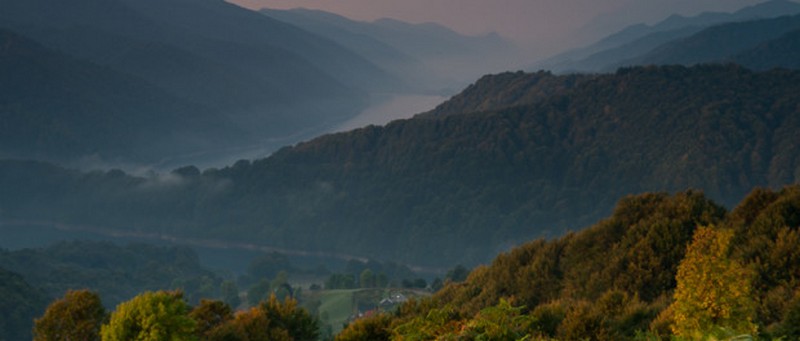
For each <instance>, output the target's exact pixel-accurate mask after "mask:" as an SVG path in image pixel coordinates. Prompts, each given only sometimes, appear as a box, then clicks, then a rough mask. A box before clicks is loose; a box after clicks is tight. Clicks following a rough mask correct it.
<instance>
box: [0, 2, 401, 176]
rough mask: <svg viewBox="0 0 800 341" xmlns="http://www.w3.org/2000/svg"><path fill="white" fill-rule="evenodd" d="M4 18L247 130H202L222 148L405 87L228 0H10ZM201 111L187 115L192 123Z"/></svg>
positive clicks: (0, 6) (316, 124)
mask: <svg viewBox="0 0 800 341" xmlns="http://www.w3.org/2000/svg"><path fill="white" fill-rule="evenodd" d="M0 22H2V25H3V26H4V27H5V28H6V29H8V30H11V31H13V32H16V33H17V34H19V35H22V36H25V37H27V38H28V39H30V40H33V41H36V42H37V43H38V44H40V45H42V46H44V47H45V48H47V49H50V50H51V51H58V53H60V54H64V55H67V56H69V57H71V58H73V59H76V60H81V61H86V62H89V63H92V64H95V65H97V66H100V67H103V68H108V69H110V70H113V72H115V73H117V74H121V75H124V76H125V77H129V78H136V79H139V80H141V81H142V82H144V83H149V84H150V86H152V87H153V88H158V89H160V91H161V92H163V93H164V94H165V95H167V96H171V97H173V98H176V99H177V100H179V101H182V102H185V103H188V104H190V105H193V106H195V107H197V108H198V109H197V110H196V111H197V113H198V116H197V119H198V120H203V116H202V115H203V113H204V112H210V113H212V114H213V116H216V119H217V120H220V121H227V122H230V123H232V124H234V125H235V126H236V128H237V129H238V132H237V133H230V132H226V131H224V130H219V131H214V127H215V125H210V126H206V128H207V129H204V130H202V131H196V132H197V133H198V134H199V135H202V134H206V133H207V134H210V136H214V135H223V136H224V137H225V139H226V140H227V142H228V143H227V144H226V145H219V146H218V147H220V148H222V147H228V146H230V145H248V144H251V143H252V142H253V141H257V140H269V139H274V138H277V137H281V138H282V137H285V136H291V135H296V134H300V135H302V134H307V135H303V136H305V137H309V136H312V135H313V134H314V132H315V131H317V130H319V129H321V128H322V127H325V126H326V125H331V124H334V123H337V122H341V121H342V120H344V119H346V118H350V117H352V116H354V115H355V114H357V113H358V112H359V111H360V110H361V109H363V108H364V107H365V106H366V102H367V99H368V96H369V93H371V92H388V91H394V90H395V89H400V88H403V84H402V82H401V81H399V80H398V79H396V78H394V77H392V76H390V75H389V74H388V73H387V72H386V71H384V70H382V69H381V68H380V67H378V66H376V65H374V64H373V63H371V62H370V61H368V60H366V59H364V58H363V57H362V56H360V55H358V54H357V53H355V52H353V51H350V50H348V49H347V48H345V47H343V46H341V45H339V44H336V43H334V42H332V41H330V40H328V39H325V38H322V37H320V36H318V35H314V34H311V33H309V32H306V31H304V30H302V29H299V28H297V27H294V26H291V25H288V24H285V23H283V22H280V21H277V20H273V19H270V18H268V17H266V16H263V15H260V14H258V13H256V12H253V11H250V10H246V9H243V8H240V7H237V6H235V5H232V4H228V3H226V2H224V1H221V0H197V1H186V0H135V1H134V0H104V1H98V0H75V1H69V2H52V1H47V0H9V1H3V2H1V3H0ZM3 76H4V75H0V80H1V79H2V77H3ZM3 81H8V80H3ZM29 95H31V96H33V95H35V93H30V94H29ZM139 100H140V101H141V102H148V100H149V99H148V98H147V97H141V98H139ZM114 109H116V108H114ZM53 114H58V113H53ZM128 114H129V115H131V118H135V116H136V115H138V114H141V115H146V113H144V112H141V111H129V112H128ZM191 119H192V118H191V117H187V120H184V121H182V122H183V124H184V125H186V126H191V125H192V124H193V123H192V122H191ZM143 121H146V120H143ZM142 123H144V122H142ZM164 123H165V126H164V129H168V130H169V129H178V130H180V129H182V127H181V126H176V125H171V126H167V125H166V124H167V123H171V122H164ZM218 126H220V127H225V125H218ZM137 128H138V127H134V129H137ZM148 128H152V129H154V130H159V129H160V128H161V127H153V126H148ZM43 129H44V128H43ZM79 133H83V132H79ZM94 142H95V144H96V145H98V146H99V148H102V146H103V141H94ZM197 142H202V141H197ZM201 145H202V143H201ZM188 147H189V149H191V150H194V151H197V150H207V148H205V147H200V148H198V146H197V145H190V146H188ZM75 152H77V151H75ZM111 152H112V151H111V150H106V151H105V154H110V153H111ZM118 156H120V157H125V156H126V155H123V154H118ZM164 156H165V155H161V154H159V155H149V158H150V160H151V161H152V160H159V159H160V158H161V157H164Z"/></svg>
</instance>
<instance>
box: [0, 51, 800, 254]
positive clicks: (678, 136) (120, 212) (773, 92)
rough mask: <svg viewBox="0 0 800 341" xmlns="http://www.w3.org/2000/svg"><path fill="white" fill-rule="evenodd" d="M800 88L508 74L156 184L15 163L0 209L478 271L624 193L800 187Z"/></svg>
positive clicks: (716, 75)
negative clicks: (380, 122) (446, 98)
mask: <svg viewBox="0 0 800 341" xmlns="http://www.w3.org/2000/svg"><path fill="white" fill-rule="evenodd" d="M798 93H800V72H795V71H786V70H776V71H770V72H751V71H749V70H746V69H743V68H741V67H738V66H734V65H727V66H718V65H706V66H696V67H690V68H687V67H682V66H664V67H636V68H628V69H621V70H619V71H618V72H616V73H613V74H604V75H587V76H553V75H549V74H546V73H539V74H524V73H508V74H501V75H495V76H488V77H485V78H483V79H482V80H481V81H479V82H477V83H476V84H474V85H473V86H472V87H470V89H468V90H467V91H465V92H464V94H462V95H459V96H456V97H455V98H454V99H453V100H451V101H450V102H448V103H445V104H443V105H442V106H440V107H439V108H438V109H437V111H435V112H434V113H429V114H427V115H423V116H421V117H418V118H414V119H410V120H404V121H396V122H393V123H390V124H388V125H387V126H385V127H375V126H371V127H366V128H363V129H358V130H355V131H352V132H348V133H341V134H335V135H328V136H323V137H320V138H318V139H315V140H313V141H310V142H307V143H302V144H299V145H297V146H294V147H287V148H284V149H282V150H280V151H279V152H277V153H275V154H274V155H273V156H271V157H269V158H267V159H262V160H257V161H254V162H249V161H241V162H239V163H237V164H235V165H233V166H231V167H229V168H225V169H220V170H215V169H211V170H207V171H205V172H202V173H201V172H199V170H197V169H194V168H186V169H182V170H180V171H177V172H175V173H173V174H171V175H169V176H163V177H158V178H151V179H143V178H134V177H130V176H127V175H125V174H123V173H121V172H119V171H112V172H108V173H91V174H79V173H75V172H68V171H64V170H58V169H57V168H52V167H45V166H43V165H41V164H24V163H4V164H3V166H1V167H0V171H2V173H0V186H2V188H4V191H3V193H2V197H1V200H2V202H0V203H2V206H0V207H3V208H5V211H4V212H2V213H0V214H3V215H5V216H6V217H7V218H13V219H26V218H27V219H29V218H31V217H36V218H37V219H53V220H59V221H63V222H67V223H79V224H85V225H93V226H98V227H105V228H116V229H122V228H125V229H137V230H139V231H151V232H153V231H155V232H160V233H165V234H172V235H180V236H194V237H205V238H219V239H227V240H237V241H244V242H248V243H262V244H266V245H273V246H280V247H282V248H298V249H303V250H314V251H324V252H336V253H346V254H351V255H358V256H363V257H370V258H377V259H392V260H395V261H402V262H408V263H412V264H422V265H432V266H452V264H458V263H464V264H474V263H476V262H482V261H486V260H488V259H490V258H491V257H492V256H493V255H494V254H496V253H497V252H499V251H501V250H504V249H506V248H508V247H510V246H513V245H515V244H517V243H518V242H519V241H521V240H529V239H533V238H535V237H539V236H551V237H552V236H557V235H561V234H563V233H564V232H565V231H566V230H568V229H572V230H578V229H581V228H582V227H584V226H587V225H589V224H590V223H592V222H594V221H596V220H597V219H598V218H599V217H603V216H605V215H607V214H609V213H610V212H611V210H612V207H613V206H614V203H615V202H616V200H617V199H619V198H620V197H623V196H625V195H627V194H631V193H641V192H647V191H683V190H685V189H687V188H695V189H700V190H703V191H704V192H705V193H706V194H707V195H708V197H710V198H713V199H714V200H716V201H718V202H719V203H721V204H724V205H728V206H732V205H733V204H734V203H736V202H738V201H739V200H740V199H741V198H742V197H743V196H744V195H745V194H746V193H748V192H749V191H750V190H751V189H752V188H753V187H755V186H780V185H783V184H791V183H796V182H797V181H798V178H799V177H800V141H799V140H798V139H797V135H796V132H797V131H798V129H800V97H798V96H797V94H798ZM477 94H485V95H486V96H477ZM489 99H491V100H489ZM447 108H450V109H447ZM446 109H447V110H446ZM448 110H449V111H448ZM473 110H482V111H479V112H470V111H473ZM436 112H439V114H436ZM458 112H460V113H458ZM28 167H30V168H32V169H35V171H32V170H31V171H28V170H26V168H28ZM42 178H47V179H42ZM48 183H49V184H50V185H43V184H48Z"/></svg>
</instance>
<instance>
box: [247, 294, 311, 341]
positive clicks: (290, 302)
mask: <svg viewBox="0 0 800 341" xmlns="http://www.w3.org/2000/svg"><path fill="white" fill-rule="evenodd" d="M260 308H261V310H263V311H264V313H265V314H266V316H267V318H268V319H269V321H270V326H273V327H279V328H283V329H286V330H287V331H288V332H289V335H291V337H292V339H293V340H295V341H314V340H316V339H317V336H319V322H318V321H317V320H316V319H315V318H313V317H312V316H311V315H310V314H309V313H308V312H307V311H306V310H305V309H302V308H300V307H298V306H297V300H295V299H294V298H291V297H287V298H286V299H285V300H284V301H283V303H281V302H279V301H278V298H277V297H276V296H275V295H272V296H270V298H269V301H266V302H263V303H261V306H260Z"/></svg>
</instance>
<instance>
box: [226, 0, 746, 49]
mask: <svg viewBox="0 0 800 341" xmlns="http://www.w3.org/2000/svg"><path fill="white" fill-rule="evenodd" d="M228 1H229V2H232V3H235V4H238V5H240V6H243V7H248V8H252V9H259V8H263V7H268V8H276V9H290V8H297V7H305V8H312V9H321V10H324V11H328V12H334V13H337V14H340V15H343V16H346V17H349V18H352V19H357V20H366V21H371V20H374V19H378V18H384V17H389V18H395V19H399V20H403V21H408V22H412V23H421V22H437V23H440V24H443V25H445V26H448V27H450V28H452V29H454V30H456V31H459V32H461V33H466V34H483V33H488V32H497V33H500V34H501V35H503V36H505V37H508V38H510V39H512V40H514V41H516V42H518V43H522V44H524V45H529V46H535V45H543V46H552V47H551V48H557V47H558V46H559V45H564V44H567V43H566V40H567V39H568V38H569V39H574V38H575V35H574V33H575V32H576V31H578V30H580V29H581V28H585V27H586V26H587V25H589V24H591V23H594V25H592V26H591V27H595V28H597V29H590V30H588V31H587V30H585V29H584V32H583V37H582V38H584V39H590V38H599V37H600V36H604V35H606V34H608V33H611V32H601V31H602V30H614V29H615V28H616V29H619V28H622V27H624V26H626V25H628V24H633V23H639V22H643V21H644V22H650V23H652V22H655V21H658V20H661V19H664V18H665V17H667V16H669V15H670V14H673V13H679V14H684V15H691V14H696V13H698V12H701V11H707V10H716V11H730V10H734V9H738V8H740V7H743V6H746V5H749V4H754V3H758V2H761V1H762V0H228ZM601 28H602V29H601ZM592 35H595V36H597V37H592Z"/></svg>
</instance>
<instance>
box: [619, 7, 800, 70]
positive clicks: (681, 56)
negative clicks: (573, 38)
mask: <svg viewBox="0 0 800 341" xmlns="http://www.w3.org/2000/svg"><path fill="white" fill-rule="evenodd" d="M797 30H800V15H795V16H784V17H779V18H774V19H762V20H755V21H747V22H741V23H731V24H725V25H719V26H714V27H710V28H708V29H705V30H703V31H700V32H698V33H696V34H694V35H692V36H689V37H686V38H684V39H676V40H674V41H672V42H669V43H667V44H664V45H662V46H659V47H657V48H655V49H653V50H652V51H650V52H648V53H646V54H644V55H642V56H640V57H638V58H634V59H631V60H627V61H624V62H622V63H619V64H611V66H612V67H613V66H617V65H644V64H683V65H693V64H698V63H709V62H724V61H731V60H734V59H735V56H736V55H738V54H741V53H745V52H746V51H750V53H754V52H760V53H761V55H760V56H759V57H758V58H752V57H751V59H750V60H740V61H742V62H748V61H749V62H753V63H759V64H756V65H753V66H756V67H759V69H767V68H772V67H781V66H784V65H783V61H784V60H786V59H787V58H786V57H785V55H786V54H787V52H788V51H791V49H792V48H793V47H796V45H784V46H783V49H782V50H771V49H763V50H758V51H753V49H755V48H756V47H758V46H759V45H763V44H770V42H772V41H773V40H776V39H781V38H783V37H784V36H785V35H787V34H789V33H791V32H793V31H797ZM784 39H785V38H784ZM773 44H774V43H773ZM772 53H775V55H772ZM788 53H791V52H788ZM793 53H797V52H793ZM767 60H772V61H774V62H776V63H775V64H772V65H768V64H766V61H767ZM744 65H745V66H750V65H749V64H744Z"/></svg>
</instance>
